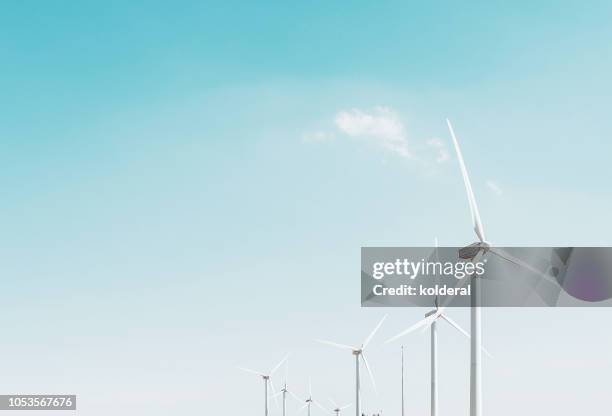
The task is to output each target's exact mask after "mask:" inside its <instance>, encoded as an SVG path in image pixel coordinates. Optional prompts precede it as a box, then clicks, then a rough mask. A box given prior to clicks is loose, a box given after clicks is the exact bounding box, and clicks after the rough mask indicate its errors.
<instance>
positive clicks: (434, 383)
mask: <svg viewBox="0 0 612 416" xmlns="http://www.w3.org/2000/svg"><path fill="white" fill-rule="evenodd" d="M438 319H443V320H445V321H446V322H448V323H449V324H450V325H451V326H452V327H454V328H455V329H457V330H458V331H459V332H461V333H462V334H463V335H465V336H466V337H468V338H470V334H468V333H467V331H465V330H464V329H463V328H461V327H460V326H459V324H457V323H456V322H455V321H454V320H452V319H451V318H450V317H448V316H447V315H446V314H445V313H444V308H440V307H439V306H438V299H437V298H436V300H435V309H433V310H431V311H429V312H427V313H426V314H425V318H424V319H422V320H420V321H419V322H417V323H416V324H414V325H412V326H411V327H409V328H408V329H405V330H404V331H402V332H400V333H399V334H397V335H395V336H394V337H392V338H390V339H388V340H387V341H385V343H386V344H388V343H390V342H393V341H395V340H397V339H399V338H401V337H403V336H405V335H408V334H410V333H411V332H414V331H416V330H417V329H419V328H421V329H422V330H426V329H427V328H428V327H429V328H430V330H431V355H430V359H431V416H437V415H438V328H437V320H438ZM402 352H403V347H402Z"/></svg>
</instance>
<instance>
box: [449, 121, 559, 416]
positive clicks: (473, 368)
mask: <svg viewBox="0 0 612 416" xmlns="http://www.w3.org/2000/svg"><path fill="white" fill-rule="evenodd" d="M446 123H447V124H448V129H449V131H450V135H451V138H452V139H453V144H454V147H455V152H456V153H457V159H458V160H459V167H460V168H461V175H462V176H463V183H464V185H465V191H466V193H467V198H468V203H469V206H470V214H471V216H472V226H473V227H474V232H475V233H476V237H478V241H477V242H475V243H473V244H470V245H469V246H467V247H464V248H462V249H460V250H459V257H460V258H462V259H464V260H467V261H470V262H475V259H476V257H478V256H480V257H482V256H484V255H485V254H486V253H489V252H490V253H493V254H495V255H497V256H499V257H501V258H503V259H505V260H507V261H509V262H511V263H514V264H515V265H518V266H520V267H523V268H525V269H528V270H529V271H531V272H533V273H535V274H536V275H538V276H540V277H542V278H544V279H545V280H547V281H548V282H550V283H552V284H555V285H557V282H556V281H555V280H554V278H552V277H550V276H548V275H546V274H544V273H542V272H541V271H539V270H537V269H535V268H534V267H532V266H531V265H529V264H527V263H525V262H523V261H522V260H520V259H517V258H516V257H514V256H512V255H511V254H509V253H508V252H506V251H505V250H502V249H500V248H496V247H492V246H491V244H490V243H489V242H487V240H486V238H485V233H484V229H483V226H482V221H481V219H480V212H479V211H478V205H477V204H476V198H475V197H474V191H473V190H472V184H471V183H470V178H469V176H468V172H467V169H466V167H465V162H464V161H463V156H462V154H461V149H459V143H458V142H457V138H456V137H455V132H454V130H453V126H452V125H451V123H450V121H449V120H448V119H447V120H446ZM467 280H471V285H472V288H471V289H472V290H471V299H470V306H471V308H470V311H471V317H470V325H471V333H472V337H471V345H470V416H481V415H482V368H481V358H482V356H481V350H482V347H481V344H482V332H481V310H480V290H481V289H480V282H479V278H475V277H474V276H470V278H469V279H467V278H466V279H462V283H465V282H466V281H467Z"/></svg>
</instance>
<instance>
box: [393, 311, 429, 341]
mask: <svg viewBox="0 0 612 416" xmlns="http://www.w3.org/2000/svg"><path fill="white" fill-rule="evenodd" d="M429 318H430V317H427V318H424V319H421V320H420V321H419V322H417V323H416V324H414V325H412V326H411V327H409V328H408V329H405V330H403V331H402V332H400V333H399V334H397V335H396V336H394V337H391V338H389V339H388V340H386V341H385V344H389V343H390V342H393V341H395V340H396V339H398V338H401V337H403V336H404V335H408V334H409V333H411V332H414V331H416V330H417V329H419V328H421V327H422V326H423V325H427V324H428V323H429Z"/></svg>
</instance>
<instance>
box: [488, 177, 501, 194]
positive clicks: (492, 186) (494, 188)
mask: <svg viewBox="0 0 612 416" xmlns="http://www.w3.org/2000/svg"><path fill="white" fill-rule="evenodd" d="M486 185H487V188H489V189H490V190H491V191H492V192H493V193H494V194H495V195H497V196H502V195H503V193H504V192H503V191H502V189H501V188H500V187H499V185H498V184H497V183H495V182H493V181H492V180H490V179H489V180H487V182H486Z"/></svg>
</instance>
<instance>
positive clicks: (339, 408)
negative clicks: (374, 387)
mask: <svg viewBox="0 0 612 416" xmlns="http://www.w3.org/2000/svg"><path fill="white" fill-rule="evenodd" d="M329 401H330V402H331V403H332V405H333V406H334V408H333V411H334V413H336V416H339V415H340V411H341V410H344V409H346V408H347V407H350V406H351V404H350V403H349V404H345V405H344V406H338V403H336V402H335V401H333V399H329Z"/></svg>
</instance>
